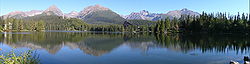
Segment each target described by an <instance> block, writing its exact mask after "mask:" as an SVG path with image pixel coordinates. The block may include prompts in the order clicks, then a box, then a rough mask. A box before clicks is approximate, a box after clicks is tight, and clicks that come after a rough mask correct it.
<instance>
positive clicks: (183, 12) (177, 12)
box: [166, 8, 200, 18]
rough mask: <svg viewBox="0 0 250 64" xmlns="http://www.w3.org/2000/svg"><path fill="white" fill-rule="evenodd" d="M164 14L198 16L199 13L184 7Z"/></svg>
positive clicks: (177, 16)
mask: <svg viewBox="0 0 250 64" xmlns="http://www.w3.org/2000/svg"><path fill="white" fill-rule="evenodd" d="M166 15H167V16H170V17H176V18H180V17H181V15H191V16H198V15H200V14H199V13H198V12H194V11H192V10H188V9H187V8H184V9H181V10H175V11H169V12H168V13H167V14H166Z"/></svg>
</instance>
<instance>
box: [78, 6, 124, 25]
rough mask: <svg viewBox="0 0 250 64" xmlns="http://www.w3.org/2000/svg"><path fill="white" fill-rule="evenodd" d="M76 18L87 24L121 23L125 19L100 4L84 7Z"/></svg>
mask: <svg viewBox="0 0 250 64" xmlns="http://www.w3.org/2000/svg"><path fill="white" fill-rule="evenodd" d="M77 18H80V19H83V20H84V21H85V22H87V23H89V24H122V23H123V22H124V21H126V20H125V19H124V18H122V17H121V16H120V15H119V14H117V13H115V12H113V11H112V10H110V9H109V8H106V7H103V6H101V5H94V6H89V7H87V8H84V10H82V11H81V12H79V15H78V16H77Z"/></svg>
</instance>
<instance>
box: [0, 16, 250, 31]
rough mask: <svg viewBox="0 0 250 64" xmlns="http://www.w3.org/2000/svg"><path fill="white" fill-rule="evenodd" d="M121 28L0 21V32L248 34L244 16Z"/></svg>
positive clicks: (58, 20) (52, 20)
mask: <svg viewBox="0 0 250 64" xmlns="http://www.w3.org/2000/svg"><path fill="white" fill-rule="evenodd" d="M128 22H129V23H131V25H130V24H129V25H128V26H124V25H122V24H108V25H104V24H88V23H86V22H84V21H83V20H81V19H77V18H68V19H64V18H62V17H59V16H38V17H34V18H32V19H30V18H29V19H14V18H7V19H3V18H0V30H1V31H44V30H68V31H72V30H73V31H110V32H153V33H179V32H182V33H249V32H250V18H249V15H248V14H244V13H243V14H241V15H240V14H239V13H238V15H230V14H226V13H217V14H214V13H210V14H208V13H205V12H203V13H202V14H200V15H199V16H190V15H181V17H180V18H166V19H163V20H159V21H143V20H130V21H128Z"/></svg>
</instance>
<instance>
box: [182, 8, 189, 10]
mask: <svg viewBox="0 0 250 64" xmlns="http://www.w3.org/2000/svg"><path fill="white" fill-rule="evenodd" d="M181 11H189V10H188V9H187V8H183V9H181Z"/></svg>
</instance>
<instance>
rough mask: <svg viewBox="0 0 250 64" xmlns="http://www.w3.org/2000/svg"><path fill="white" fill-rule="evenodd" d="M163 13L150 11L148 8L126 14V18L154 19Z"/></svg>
mask: <svg viewBox="0 0 250 64" xmlns="http://www.w3.org/2000/svg"><path fill="white" fill-rule="evenodd" d="M160 15H161V14H156V13H150V12H148V11H146V10H142V11H140V12H133V13H131V14H130V15H127V16H124V18H125V19H130V20H154V19H155V18H157V17H160Z"/></svg>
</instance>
